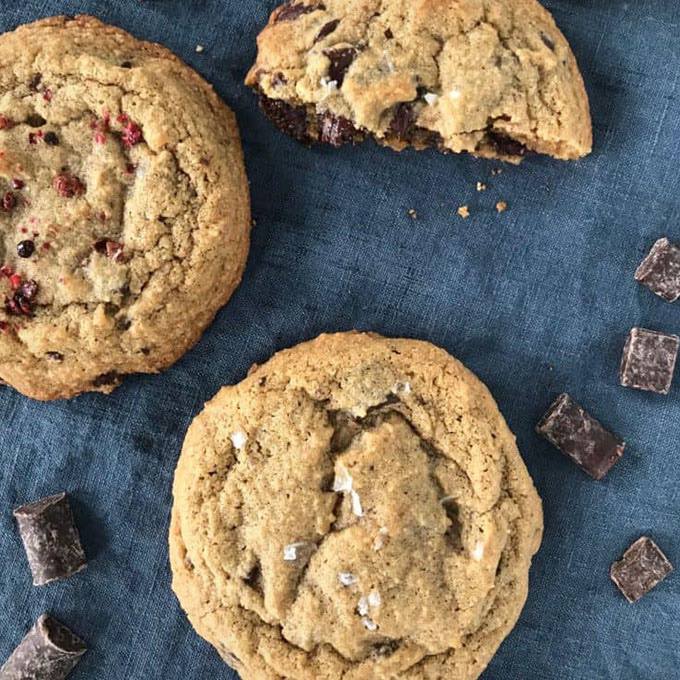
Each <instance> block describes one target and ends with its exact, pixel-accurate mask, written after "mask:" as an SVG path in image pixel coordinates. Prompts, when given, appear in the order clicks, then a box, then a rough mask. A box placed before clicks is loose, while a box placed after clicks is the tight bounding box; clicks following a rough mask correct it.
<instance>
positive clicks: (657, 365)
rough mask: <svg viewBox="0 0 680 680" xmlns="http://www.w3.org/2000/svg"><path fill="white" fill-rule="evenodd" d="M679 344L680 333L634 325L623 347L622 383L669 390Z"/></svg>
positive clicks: (657, 390)
mask: <svg viewBox="0 0 680 680" xmlns="http://www.w3.org/2000/svg"><path fill="white" fill-rule="evenodd" d="M679 346H680V338H679V337H678V336H677V335H667V334H665V333H658V332H657V331H650V330H647V329H646V328H633V329H632V330H631V331H630V334H629V335H628V339H627V340H626V345H625V347H624V348H623V357H622V358H621V370H620V373H619V376H620V379H621V384H622V385H623V386H624V387H633V388H634V389H636V390H646V391H647V392H656V393H657V394H668V393H669V392H670V389H671V383H672V382H673V372H674V371H675V362H676V360H677V358H678V347H679Z"/></svg>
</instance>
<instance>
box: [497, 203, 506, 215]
mask: <svg viewBox="0 0 680 680" xmlns="http://www.w3.org/2000/svg"><path fill="white" fill-rule="evenodd" d="M507 209H508V204H507V203H506V202H505V201H498V203H496V210H497V211H498V212H499V213H504V212H505V211H506V210H507Z"/></svg>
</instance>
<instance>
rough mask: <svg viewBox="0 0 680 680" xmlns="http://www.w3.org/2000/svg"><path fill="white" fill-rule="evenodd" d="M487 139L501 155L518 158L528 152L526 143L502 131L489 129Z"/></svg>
mask: <svg viewBox="0 0 680 680" xmlns="http://www.w3.org/2000/svg"><path fill="white" fill-rule="evenodd" d="M486 141H487V142H488V143H489V144H490V145H491V147H492V148H493V150H494V151H495V152H496V153H497V154H498V155H500V156H511V157H513V158H516V157H517V156H524V155H525V154H526V152H527V148H526V146H524V144H522V143H521V142H518V141H517V140H515V139H511V138H510V137H508V136H506V135H504V134H502V133H500V132H496V131H495V130H489V131H488V132H487V133H486Z"/></svg>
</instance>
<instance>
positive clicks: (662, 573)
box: [609, 536, 673, 602]
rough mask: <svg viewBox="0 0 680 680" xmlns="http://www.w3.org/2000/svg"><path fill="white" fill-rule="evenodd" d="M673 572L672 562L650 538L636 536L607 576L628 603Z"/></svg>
mask: <svg viewBox="0 0 680 680" xmlns="http://www.w3.org/2000/svg"><path fill="white" fill-rule="evenodd" d="M672 571H673V565H672V564H671V563H670V562H669V561H668V558H667V557H666V556H665V555H664V554H663V552H661V549H660V548H659V546H658V545H657V544H656V543H654V541H653V540H652V539H651V538H648V537H647V536H643V537H642V538H638V540H637V541H635V543H633V545H631V546H630V548H628V550H626V552H625V553H624V554H623V557H622V558H621V560H619V561H618V562H614V564H612V566H611V569H610V570H609V575H610V576H611V579H612V581H614V583H615V584H616V586H617V588H618V589H619V590H620V591H621V592H622V593H623V595H624V597H625V598H626V599H627V600H628V602H637V601H638V600H639V599H640V598H641V597H642V596H643V595H646V594H647V593H648V592H649V591H650V590H651V589H652V588H654V587H655V586H657V585H658V584H659V583H661V581H663V580H664V579H665V578H666V576H668V574H670V573H671V572H672Z"/></svg>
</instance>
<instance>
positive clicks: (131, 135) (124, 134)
mask: <svg viewBox="0 0 680 680" xmlns="http://www.w3.org/2000/svg"><path fill="white" fill-rule="evenodd" d="M116 120H117V121H118V122H119V123H120V124H121V125H122V126H123V130H122V131H121V133H120V138H121V141H122V142H123V146H124V147H125V148H127V149H130V148H132V147H133V146H135V145H137V144H139V143H140V142H142V141H144V136H143V135H142V128H140V127H139V125H137V123H135V122H134V121H132V120H130V118H129V116H128V115H127V114H125V113H122V114H121V115H120V116H118V117H117V118H116Z"/></svg>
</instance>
